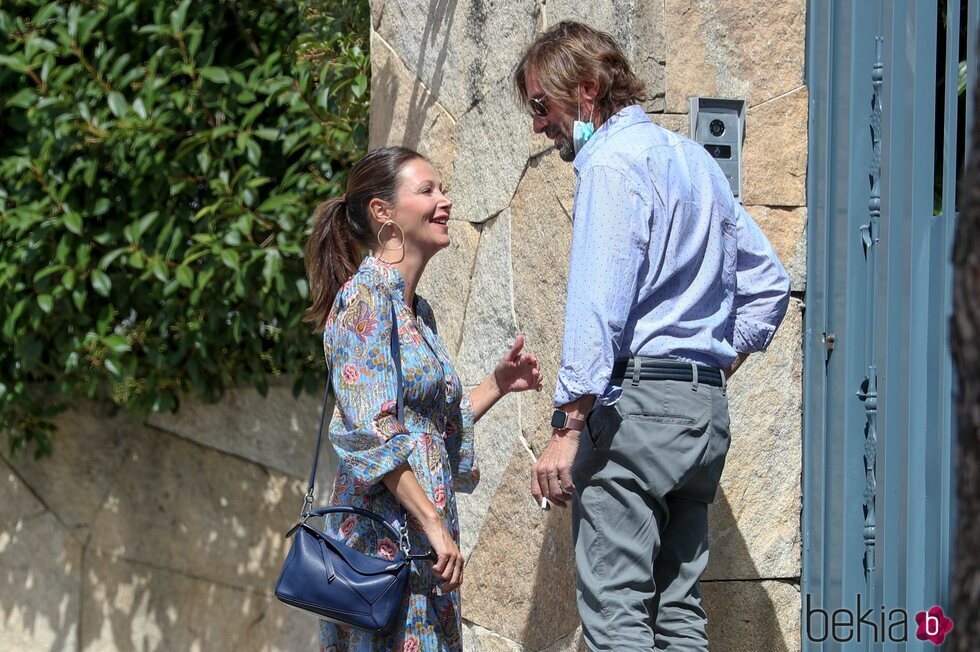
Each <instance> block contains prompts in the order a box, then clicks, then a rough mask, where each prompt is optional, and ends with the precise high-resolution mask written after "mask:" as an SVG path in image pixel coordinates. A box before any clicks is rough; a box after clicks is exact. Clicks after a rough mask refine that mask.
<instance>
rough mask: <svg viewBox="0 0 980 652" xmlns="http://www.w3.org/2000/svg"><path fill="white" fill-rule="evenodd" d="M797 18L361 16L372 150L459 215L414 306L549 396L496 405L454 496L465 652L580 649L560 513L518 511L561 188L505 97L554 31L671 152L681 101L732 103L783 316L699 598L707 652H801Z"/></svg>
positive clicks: (745, 399) (683, 6)
mask: <svg viewBox="0 0 980 652" xmlns="http://www.w3.org/2000/svg"><path fill="white" fill-rule="evenodd" d="M805 15H806V7H805V2H804V0H790V1H788V2H779V3H758V2H748V3H746V2H736V1H735V0H716V1H707V0H697V1H692V0H664V1H662V2H661V1H657V2H646V1H644V0H612V1H611V2H605V3H580V2H568V1H566V0H545V1H541V0H506V1H501V0H450V1H435V0H372V32H371V56H372V64H373V65H372V67H373V76H372V113H371V125H370V127H371V145H372V146H374V147H376V146H382V145H394V144H400V145H406V146H409V147H413V148H415V149H418V150H419V151H421V152H422V153H424V154H425V155H427V156H428V157H429V158H430V159H431V160H432V161H433V163H434V164H435V166H436V168H437V169H438V170H439V171H440V172H441V174H442V175H443V180H444V182H445V184H446V185H447V187H448V192H449V194H450V196H451V197H452V198H453V201H454V208H453V222H452V226H451V230H450V234H451V236H452V239H453V244H452V245H451V247H450V248H449V249H448V250H447V251H445V252H442V253H440V254H439V255H438V256H436V258H434V259H433V260H432V262H431V263H430V265H429V268H428V269H427V271H426V274H425V277H424V278H423V280H422V286H421V288H420V292H421V293H422V294H423V295H424V296H426V297H427V298H428V299H429V300H430V301H431V303H432V304H433V306H434V307H435V309H436V316H437V320H438V321H439V324H440V331H441V334H442V336H443V338H444V339H446V341H447V344H448V345H449V349H450V351H451V353H452V354H453V355H454V356H455V360H456V364H457V367H458V369H459V371H460V373H461V375H462V377H463V379H464V382H465V383H466V384H467V385H469V386H473V385H475V384H477V383H479V382H480V380H481V379H482V378H483V376H484V374H486V373H487V372H488V371H489V370H490V369H492V367H493V364H494V363H495V362H496V360H497V359H498V358H499V356H500V355H502V354H503V352H505V351H506V350H507V347H508V346H509V345H510V344H511V343H512V341H513V337H514V335H515V334H516V333H523V334H525V335H526V337H527V342H528V347H529V348H530V349H531V350H533V351H534V352H536V353H537V354H538V358H539V360H540V362H541V365H542V368H543V372H544V378H545V388H544V392H543V393H542V394H524V395H519V396H513V397H508V398H507V399H506V400H504V401H503V402H502V403H501V404H500V405H498V406H497V407H496V408H495V409H494V411H493V412H491V413H490V414H488V416H487V417H486V418H485V420H484V421H483V422H481V423H480V424H479V425H478V429H477V439H478V444H477V445H478V452H479V455H480V459H481V464H482V468H483V480H482V482H481V484H480V486H479V488H478V489H477V491H476V492H475V493H474V494H473V495H472V496H463V497H462V498H461V512H462V518H463V549H464V550H463V551H464V554H466V556H467V564H468V565H467V572H466V579H465V583H464V588H463V617H464V619H465V620H466V622H467V646H466V647H467V649H473V650H573V649H581V648H582V643H581V640H580V638H581V635H580V631H579V629H578V621H577V614H576V609H575V603H574V584H575V578H574V570H573V563H572V550H571V535H570V520H569V514H568V513H567V512H565V511H561V510H552V511H550V512H542V511H540V510H539V509H537V507H536V506H535V505H534V504H533V501H532V499H531V497H530V494H529V491H528V484H529V480H528V470H529V466H530V464H531V462H532V460H533V459H534V455H536V454H538V453H539V452H540V451H541V450H542V449H543V447H544V445H545V444H546V443H547V441H548V438H549V437H550V427H549V426H548V420H549V415H550V411H551V407H550V395H551V393H552V391H553V389H554V382H555V374H556V372H557V369H558V365H559V355H560V351H559V349H560V343H561V330H562V319H563V310H564V301H563V299H564V293H565V282H566V276H567V267H568V253H569V249H570V244H571V220H570V214H571V209H572V200H573V190H574V177H573V172H572V168H571V166H570V165H568V164H565V163H563V162H562V161H560V160H559V159H558V157H557V155H556V153H555V152H554V151H553V149H552V147H551V143H550V141H548V140H546V139H544V138H543V137H539V136H534V135H533V134H531V130H530V119H529V118H528V117H527V116H526V113H524V112H523V109H522V108H521V107H520V106H518V104H517V102H516V100H515V98H514V95H513V92H512V90H511V81H510V74H511V71H512V69H513V66H514V64H515V63H516V61H517V59H518V58H519V55H520V52H521V51H522V49H523V47H524V46H525V45H526V44H527V43H529V42H530V40H531V39H532V38H533V37H534V35H535V34H536V33H538V32H540V31H541V30H543V29H545V28H547V27H548V26H550V25H553V24H554V23H556V22H557V21H560V20H563V19H566V18H574V19H579V20H583V21H585V22H588V23H590V24H591V25H593V26H596V27H599V28H601V29H604V30H606V31H608V32H610V33H611V34H613V35H614V36H615V37H616V38H617V39H618V41H619V42H620V43H621V44H622V45H623V47H624V49H625V51H626V53H627V55H628V56H629V57H630V58H631V60H632V61H633V62H634V65H635V66H636V69H637V72H638V73H639V74H640V75H641V76H642V78H643V80H644V81H645V82H646V83H647V87H648V95H649V98H648V100H647V102H646V104H645V108H646V110H647V111H648V112H649V113H650V114H651V117H652V118H653V119H654V121H656V122H657V123H658V124H661V125H662V126H664V127H666V128H668V129H673V130H676V131H678V132H681V133H684V134H686V133H687V129H688V126H687V125H688V116H687V115H686V112H687V107H688V97H690V96H693V95H707V96H721V97H735V98H743V99H745V100H747V102H748V107H749V108H748V113H747V118H746V139H745V152H744V188H743V197H744V203H745V205H746V208H747V210H748V211H749V213H750V214H751V215H752V216H753V217H754V218H755V219H756V220H757V221H758V223H759V224H760V226H761V227H762V229H763V230H764V231H765V232H766V234H767V235H768V237H769V238H770V240H771V241H772V242H773V244H774V246H775V248H776V250H777V252H778V254H779V256H780V258H781V259H782V261H783V262H784V264H785V265H786V267H787V269H788V270H789V272H790V275H791V278H792V282H793V290H794V299H793V301H792V304H791V306H790V309H789V312H788V314H787V316H786V320H785V322H784V325H783V326H782V328H781V330H780V332H779V334H778V335H777V337H776V340H775V341H774V343H773V345H772V347H771V348H770V350H769V351H768V352H766V353H763V354H757V355H754V356H752V357H751V358H750V359H749V361H748V362H747V363H746V365H745V366H744V368H743V369H742V370H741V371H740V372H739V374H738V375H737V376H736V377H735V378H734V379H733V382H732V388H731V404H732V432H733V444H732V449H731V453H730V455H729V461H728V465H727V468H726V470H725V474H724V477H723V480H722V489H721V492H720V494H719V497H718V500H717V501H716V503H715V504H714V505H713V507H712V509H711V521H712V528H711V549H712V556H711V563H710V566H709V569H708V571H707V574H706V581H705V582H704V595H705V601H706V603H707V610H708V616H709V620H710V622H709V635H710V636H711V639H712V649H713V650H738V651H744V650H796V649H799V647H800V615H799V614H800V542H801V534H800V472H801V428H802V415H801V409H802V407H801V405H802V402H801V378H802V346H801V344H802V296H803V294H802V293H803V291H804V290H805V287H804V284H805V277H806V260H805V254H806V246H805V237H804V230H805V225H806V209H805V199H806V197H805V189H806V160H807V158H806V157H807V89H806V86H805V85H804V78H803V57H804V43H805Z"/></svg>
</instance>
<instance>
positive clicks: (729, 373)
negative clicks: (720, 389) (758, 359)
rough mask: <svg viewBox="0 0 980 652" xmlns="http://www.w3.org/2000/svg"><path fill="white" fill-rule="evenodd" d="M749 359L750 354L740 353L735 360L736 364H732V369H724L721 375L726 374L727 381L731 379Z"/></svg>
mask: <svg viewBox="0 0 980 652" xmlns="http://www.w3.org/2000/svg"><path fill="white" fill-rule="evenodd" d="M748 357H749V354H748V353H739V354H738V357H737V358H735V362H733V363H732V366H731V367H729V368H728V369H722V370H721V373H723V374H725V380H728V379H729V378H731V377H732V375H733V374H734V373H735V372H736V371H738V368H739V367H741V366H742V363H743V362H745V360H746V358H748Z"/></svg>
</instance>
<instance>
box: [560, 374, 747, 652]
mask: <svg viewBox="0 0 980 652" xmlns="http://www.w3.org/2000/svg"><path fill="white" fill-rule="evenodd" d="M622 385H623V394H622V397H621V398H620V400H619V402H618V403H617V404H616V405H613V406H609V407H604V406H599V407H598V408H596V409H594V410H593V411H592V413H591V414H590V415H589V419H588V422H587V427H586V429H585V431H584V432H583V433H582V437H581V441H580V444H579V451H578V455H577V457H576V459H575V464H574V466H573V468H572V478H573V481H574V482H575V493H576V496H575V501H574V505H573V514H572V519H573V520H572V523H573V536H574V540H575V564H576V568H577V570H578V584H577V591H576V594H577V598H578V608H579V614H580V615H581V618H582V627H583V633H584V635H585V640H586V643H587V644H588V646H589V648H590V649H592V650H653V649H660V650H707V649H708V638H707V634H706V633H705V625H706V623H707V617H706V615H705V612H704V609H703V608H702V606H701V591H700V587H699V579H700V577H701V574H702V573H703V572H704V569H705V567H706V566H707V564H708V503H710V502H712V501H713V500H714V497H715V493H716V491H717V489H718V481H719V479H720V478H721V472H722V468H723V467H724V465H725V455H726V454H727V453H728V447H729V444H730V439H729V418H728V397H727V396H726V393H725V390H724V389H723V388H718V387H710V386H708V385H705V384H703V383H702V384H699V385H695V384H694V383H691V382H683V381H675V380H639V381H638V382H637V383H635V384H634V382H633V381H632V380H631V379H629V378H628V379H626V380H624V381H623V384H622Z"/></svg>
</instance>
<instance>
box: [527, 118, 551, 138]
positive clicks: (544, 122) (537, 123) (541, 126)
mask: <svg viewBox="0 0 980 652" xmlns="http://www.w3.org/2000/svg"><path fill="white" fill-rule="evenodd" d="M531 126H532V127H533V128H534V133H536V134H540V133H541V132H542V131H544V130H545V128H546V127H547V126H548V119H547V118H542V117H541V116H539V115H536V116H533V118H532V120H531Z"/></svg>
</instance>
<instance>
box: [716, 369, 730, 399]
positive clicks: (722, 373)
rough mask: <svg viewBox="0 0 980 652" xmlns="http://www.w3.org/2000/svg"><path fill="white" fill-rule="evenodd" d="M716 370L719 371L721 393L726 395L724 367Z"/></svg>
mask: <svg viewBox="0 0 980 652" xmlns="http://www.w3.org/2000/svg"><path fill="white" fill-rule="evenodd" d="M718 371H719V372H720V373H721V393H722V394H724V395H726V396H727V395H728V381H727V380H726V379H725V370H724V369H719V370H718Z"/></svg>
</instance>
